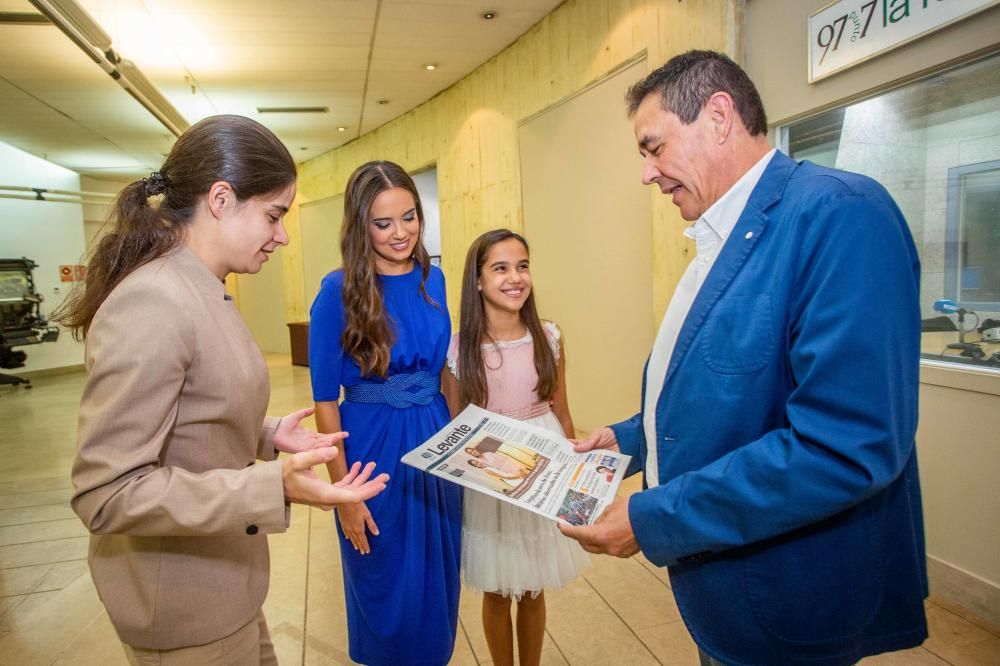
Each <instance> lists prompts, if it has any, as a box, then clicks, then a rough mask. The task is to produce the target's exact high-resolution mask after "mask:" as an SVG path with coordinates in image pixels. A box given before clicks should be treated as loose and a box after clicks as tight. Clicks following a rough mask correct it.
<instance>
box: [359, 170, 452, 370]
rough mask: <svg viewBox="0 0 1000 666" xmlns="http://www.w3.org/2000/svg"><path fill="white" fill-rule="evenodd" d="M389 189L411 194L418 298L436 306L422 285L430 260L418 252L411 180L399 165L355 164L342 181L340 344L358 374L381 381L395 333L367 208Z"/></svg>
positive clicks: (420, 213)
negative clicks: (342, 321)
mask: <svg viewBox="0 0 1000 666" xmlns="http://www.w3.org/2000/svg"><path fill="white" fill-rule="evenodd" d="M394 187H400V188H402V189H404V190H406V191H407V192H409V193H410V194H411V195H413V205H414V206H415V207H416V209H417V220H418V221H419V222H420V235H419V236H418V237H417V242H416V245H415V246H414V248H413V260H414V261H416V262H417V264H418V265H419V266H420V272H421V275H420V294H421V295H422V296H423V297H424V299H426V300H427V302H428V303H431V304H432V305H437V304H436V303H435V302H434V300H433V299H432V298H431V297H430V296H429V295H428V294H427V289H426V287H425V285H426V283H427V276H428V275H429V274H430V271H431V259H430V256H429V255H428V254H427V250H426V249H425V248H424V241H423V237H424V209H423V207H422V206H421V205H420V195H419V194H418V193H417V186H416V185H414V184H413V179H412V178H410V176H409V174H407V173H406V171H404V170H403V168H402V167H401V166H399V165H398V164H395V163H393V162H387V161H384V160H379V161H375V162H368V163H367V164H362V165H361V166H359V167H358V168H357V169H356V170H355V171H354V173H352V174H351V178H350V180H348V181H347V191H346V192H345V193H344V224H343V226H342V227H341V230H340V251H341V254H342V256H343V258H344V268H343V271H344V288H343V299H344V310H345V311H346V312H347V323H346V325H345V326H344V333H343V335H342V336H341V339H340V342H341V346H342V347H343V349H344V351H345V352H347V354H348V356H350V357H351V358H353V359H354V361H355V362H356V363H357V364H358V366H359V367H360V368H361V374H363V375H367V376H372V375H377V376H380V377H385V376H386V375H387V374H388V373H389V359H390V356H391V349H392V344H393V342H395V338H396V334H395V332H394V331H393V324H392V321H391V319H390V317H389V316H388V314H387V313H386V311H385V303H384V301H383V298H382V286H381V283H380V282H379V279H378V271H377V270H376V268H375V250H374V249H373V248H372V244H371V240H370V239H369V237H368V225H369V224H370V223H371V209H372V204H373V203H375V198H376V197H377V196H378V195H379V194H381V193H382V192H385V191H386V190H391V189H392V188H394Z"/></svg>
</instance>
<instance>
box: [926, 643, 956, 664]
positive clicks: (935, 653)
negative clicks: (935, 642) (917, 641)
mask: <svg viewBox="0 0 1000 666" xmlns="http://www.w3.org/2000/svg"><path fill="white" fill-rule="evenodd" d="M920 647H922V648H923V649H925V650H927V651H928V652H930V653H931V654H932V655H934V656H935V657H937V658H938V659H940V660H941V661H943V662H944V663H946V664H948V666H956V665H955V662H953V661H950V660H948V659H945V658H944V656H942V655H940V654H938V653H937V652H935V651H934V650H932V649H930V648H929V647H927V646H926V645H921V646H920Z"/></svg>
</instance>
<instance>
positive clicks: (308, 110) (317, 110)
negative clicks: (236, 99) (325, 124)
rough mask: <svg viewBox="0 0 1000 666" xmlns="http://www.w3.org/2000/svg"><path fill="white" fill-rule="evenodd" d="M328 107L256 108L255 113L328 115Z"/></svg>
mask: <svg viewBox="0 0 1000 666" xmlns="http://www.w3.org/2000/svg"><path fill="white" fill-rule="evenodd" d="M329 111H330V107H328V106H258V107H257V113H329Z"/></svg>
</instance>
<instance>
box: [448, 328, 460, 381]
mask: <svg viewBox="0 0 1000 666" xmlns="http://www.w3.org/2000/svg"><path fill="white" fill-rule="evenodd" d="M446 361H447V363H448V369H449V370H451V374H453V375H455V379H458V333H454V334H453V335H452V336H451V341H450V342H449V343H448V355H447V358H446Z"/></svg>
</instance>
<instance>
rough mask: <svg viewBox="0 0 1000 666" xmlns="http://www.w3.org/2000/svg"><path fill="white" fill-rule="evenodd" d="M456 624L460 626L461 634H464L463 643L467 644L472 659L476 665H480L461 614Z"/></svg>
mask: <svg viewBox="0 0 1000 666" xmlns="http://www.w3.org/2000/svg"><path fill="white" fill-rule="evenodd" d="M458 626H459V627H461V628H462V635H463V636H465V644H466V645H468V646H469V653H470V654H471V655H472V660H473V661H474V662H476V666H482V663H483V662H481V661H479V657H478V656H476V650H475V649H474V648H473V647H472V639H471V638H469V632H468V631H467V630H466V629H465V622H463V621H462V618H461V616H459V618H458Z"/></svg>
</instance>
